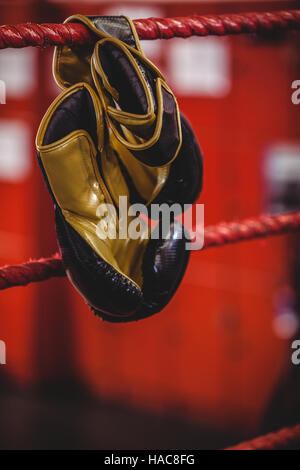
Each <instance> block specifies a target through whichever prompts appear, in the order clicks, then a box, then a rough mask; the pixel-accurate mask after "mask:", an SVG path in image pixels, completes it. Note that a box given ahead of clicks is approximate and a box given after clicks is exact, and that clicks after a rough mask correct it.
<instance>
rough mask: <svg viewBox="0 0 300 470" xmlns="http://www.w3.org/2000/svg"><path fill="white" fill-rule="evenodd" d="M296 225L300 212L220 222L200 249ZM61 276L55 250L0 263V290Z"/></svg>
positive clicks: (276, 232)
mask: <svg viewBox="0 0 300 470" xmlns="http://www.w3.org/2000/svg"><path fill="white" fill-rule="evenodd" d="M299 228H300V211H299V212H293V213H289V214H279V215H273V216H266V215H262V216H260V217H257V218H252V219H245V220H243V221H240V222H229V223H226V222H221V223H220V224H218V225H215V226H211V227H207V228H206V229H205V233H204V240H205V241H204V248H203V249H206V248H209V247H213V246H223V245H227V244H233V243H237V242H241V241H246V240H252V239H255V238H265V237H268V236H272V235H280V234H283V233H287V232H293V231H296V230H298V229H299ZM64 275H65V271H64V267H63V263H62V260H61V258H60V256H59V254H58V253H56V254H55V255H53V256H51V257H50V258H41V259H38V260H32V261H28V262H26V263H24V264H20V265H17V266H3V267H2V268H0V290H4V289H8V288H9V287H15V286H25V285H27V284H29V283H31V282H39V281H45V280H46V279H50V278H51V277H61V276H64Z"/></svg>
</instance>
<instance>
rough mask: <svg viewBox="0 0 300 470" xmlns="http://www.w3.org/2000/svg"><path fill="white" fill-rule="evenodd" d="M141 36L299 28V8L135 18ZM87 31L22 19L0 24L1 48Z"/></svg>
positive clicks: (79, 39)
mask: <svg viewBox="0 0 300 470" xmlns="http://www.w3.org/2000/svg"><path fill="white" fill-rule="evenodd" d="M134 24H135V27H136V30H137V33H138V35H139V37H140V39H170V38H174V37H180V38H187V37H190V36H210V35H217V36H227V35H228V34H245V33H263V32H265V33H270V32H272V31H273V32H276V31H284V30H291V29H300V10H286V11H273V12H259V13H238V14H230V15H229V14H226V15H201V16H200V15H193V16H185V17H175V18H146V19H139V20H134ZM91 40H92V36H91V33H90V31H89V30H88V29H87V28H86V27H85V26H84V25H83V24H80V23H67V24H53V23H45V24H35V23H25V24H16V25H3V26H0V49H5V48H7V47H15V48H19V47H26V46H40V47H45V46H62V45H69V46H76V45H78V46H81V45H83V44H88V43H89V42H91Z"/></svg>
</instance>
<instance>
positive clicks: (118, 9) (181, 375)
mask: <svg viewBox="0 0 300 470" xmlns="http://www.w3.org/2000/svg"><path fill="white" fill-rule="evenodd" d="M0 7H1V8H0V17H1V21H0V22H1V23H2V24H7V23H21V22H27V21H31V22H62V21H63V20H64V19H65V18H66V17H67V16H69V15H71V14H73V13H82V14H94V15H97V14H101V15H102V14H104V15H110V14H126V15H128V16H131V17H132V18H145V17H149V16H156V17H157V16H162V17H168V16H180V15H190V14H192V13H198V14H204V13H226V12H228V13H233V12H241V11H255V10H261V11H263V10H276V9H288V8H297V7H299V2H295V1H261V2H256V1H234V2H227V1H225V0H222V1H216V2H214V1H211V0H210V1H206V2H205V1H201V2H200V1H199V2H197V1H186V2H181V1H152V2H150V1H149V2H148V1H129V0H128V1H127V2H119V1H114V0H110V1H108V2H101V1H98V0H97V1H96V0H94V1H91V0H90V1H76V0H72V1H71V0H70V1H66V0H52V1H46V0H45V1H29V0H28V1H26V0H9V1H3V0H2V1H1V0H0ZM299 45H300V34H299V33H295V32H289V33H280V34H275V35H274V34H272V35H264V36H259V37H257V36H256V37H254V36H248V35H243V36H236V37H229V36H228V37H225V38H218V37H209V38H190V39H186V40H184V39H173V40H170V41H163V40H161V41H159V40H157V41H148V42H146V41H144V42H142V46H143V47H145V52H146V54H147V55H148V57H149V58H150V59H151V60H153V61H154V62H155V64H157V65H158V66H159V67H160V68H161V69H162V71H163V72H164V73H165V75H166V77H167V82H168V83H169V85H170V86H171V87H172V88H173V90H174V92H175V94H176V95H177V97H178V100H179V105H180V107H181V109H182V110H183V112H184V113H185V114H186V115H187V116H188V118H189V119H190V121H191V122H192V124H193V127H194V129H195V131H196V133H197V136H198V138H199V142H200V145H201V147H202V149H203V152H204V155H205V175H204V190H203V193H202V195H201V198H200V200H199V202H201V203H204V204H205V224H206V225H209V224H215V223H218V222H220V221H221V220H231V219H233V218H243V217H247V216H257V215H258V214H260V213H262V212H269V213H276V212H282V211H286V210H293V209H295V208H299V207H300V134H299V124H300V104H299V105H295V104H292V101H291V95H292V91H293V90H292V88H291V87H292V82H293V81H294V80H297V79H298V80H300V55H299ZM52 54H53V49H52V48H46V49H37V48H29V47H28V48H26V49H20V50H16V49H15V50H13V49H8V50H3V51H0V80H3V81H4V82H5V84H6V87H7V96H6V104H2V105H0V195H1V198H0V211H1V212H0V214H1V217H0V265H3V264H15V263H20V262H22V261H24V260H26V259H28V258H29V257H40V256H47V255H51V254H52V253H53V252H55V251H56V250H57V245H56V238H55V232H54V222H53V213H52V205H51V201H50V198H49V196H48V193H47V191H46V188H45V186H44V183H43V181H42V178H41V175H40V172H39V169H38V166H37V164H36V160H35V146H34V139H35V134H36V131H37V127H38V125H39V122H40V120H41V118H42V116H43V113H44V112H45V111H46V109H47V107H48V105H49V104H50V103H51V101H52V100H53V99H54V97H55V96H56V95H57V94H58V93H59V90H58V88H57V86H56V85H55V83H54V81H53V79H52V72H51V60H52ZM299 246H300V243H299V236H298V235H293V236H291V235H287V236H282V237H278V238H270V239H266V240H261V241H253V242H249V243H244V244H238V245H236V246H231V247H225V248H216V249H211V250H208V251H205V252H203V253H202V252H201V251H200V252H196V253H192V256H191V261H190V265H189V268H188V270H187V273H186V275H185V278H184V281H183V283H182V285H181V287H180V289H179V291H178V292H177V294H176V295H175V297H174V299H173V300H172V302H171V303H170V304H169V306H168V307H167V308H166V309H165V310H164V311H163V312H162V313H161V314H160V315H157V316H155V317H153V318H150V319H147V320H144V321H141V322H140V323H137V324H125V325H115V324H106V323H104V322H102V321H101V320H99V319H98V318H96V317H95V316H94V315H93V314H92V313H91V312H90V311H89V309H88V308H87V307H86V305H85V304H84V302H83V300H82V299H81V297H80V296H79V295H78V294H77V293H76V292H75V290H74V289H73V288H72V287H71V286H70V284H69V282H68V281H67V280H66V279H56V280H50V281H47V282H43V283H39V284H36V285H30V286H28V287H25V288H14V289H9V290H6V291H3V292H1V295H0V340H2V341H5V343H6V348H7V351H6V355H7V357H6V362H7V363H6V364H5V365H0V448H2V449H39V448H43V449H48V448H49V449H59V448H61V449H69V448H79V449H81V448H92V449H129V448H131V449H154V448H156V449H189V448H194V449H195V448H197V449H209V448H213V449H216V448H218V447H222V446H225V445H229V444H234V443H235V442H238V441H240V440H242V439H246V438H250V437H253V436H255V435H258V434H260V433H263V432H266V431H269V430H273V429H276V428H279V427H281V426H283V425H287V424H293V423H296V422H297V421H300V406H299V394H300V365H299V366H298V367H297V366H295V365H292V362H291V354H292V350H291V344H292V341H293V340H294V339H295V338H296V339H297V338H298V339H300V332H299V325H300V323H299V315H300V289H299V287H300V286H299V283H300V277H299V274H300V249H299Z"/></svg>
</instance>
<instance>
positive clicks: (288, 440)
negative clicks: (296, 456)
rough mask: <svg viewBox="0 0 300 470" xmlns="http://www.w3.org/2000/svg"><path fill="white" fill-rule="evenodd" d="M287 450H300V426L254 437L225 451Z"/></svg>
mask: <svg viewBox="0 0 300 470" xmlns="http://www.w3.org/2000/svg"><path fill="white" fill-rule="evenodd" d="M287 448H290V449H292V450H294V449H299V448H300V424H298V425H297V426H294V427H291V428H283V429H280V431H277V432H271V433H270V434H266V435H265V436H260V437H256V438H255V439H252V441H246V442H242V443H241V444H238V445H236V446H232V447H228V448H227V449H225V450H286V449H287Z"/></svg>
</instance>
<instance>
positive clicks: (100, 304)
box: [36, 83, 189, 322]
mask: <svg viewBox="0 0 300 470" xmlns="http://www.w3.org/2000/svg"><path fill="white" fill-rule="evenodd" d="M36 145H37V149H38V160H39V164H40V167H41V170H42V173H43V176H44V179H45V181H46V184H47V187H48V190H49V192H50V194H51V196H52V198H53V202H54V208H55V222H56V231H57V237H58V242H59V247H60V251H61V254H62V259H63V262H64V264H65V267H66V271H67V275H68V277H69V279H70V280H71V282H72V284H73V285H74V286H75V287H76V289H77V290H78V291H79V292H80V293H81V295H82V296H83V297H84V299H85V301H86V302H87V304H88V305H89V306H90V307H91V309H92V310H93V311H94V312H95V313H96V314H97V315H99V316H101V317H102V318H103V319H104V320H108V321H112V322H125V321H133V320H139V319H141V318H145V317H148V316H151V315H153V314H154V313H157V312H159V311H161V310H162V309H163V308H164V307H165V306H166V305H167V303H168V302H169V301H170V300H171V298H172V297H173V295H174V294H175V292H176V290H177V288H178V286H179V284H180V282H181V279H182V277H183V275H184V272H185V269H186V266H187V263H188V259H189V251H187V250H186V249H185V243H186V241H187V240H186V237H185V233H184V229H183V227H182V225H181V224H180V223H179V222H177V221H176V220H171V221H170V223H169V224H168V226H167V229H165V228H164V229H163V228H162V224H161V221H159V223H158V225H157V227H156V229H155V230H154V231H151V230H150V227H149V226H148V224H147V223H146V222H145V221H144V220H143V219H141V218H138V217H134V216H128V220H127V221H126V223H125V230H126V233H125V235H124V225H122V224H121V220H120V218H119V217H118V213H117V211H116V210H115V204H114V201H113V197H112V195H111V190H110V187H109V186H108V185H107V183H106V180H105V177H104V176H103V175H104V173H105V171H107V169H106V170H104V168H103V166H102V163H101V162H103V161H106V162H110V164H111V168H110V172H111V174H115V175H118V174H119V173H120V168H118V164H119V163H118V162H119V156H118V154H117V153H116V151H115V149H114V148H112V146H111V143H110V139H108V138H107V129H106V122H105V119H104V113H103V108H102V103H101V101H100V100H99V97H98V95H97V93H96V92H95V91H94V90H93V89H92V88H91V86H90V85H88V84H87V83H78V84H75V85H72V86H71V87H70V88H68V89H66V90H65V91H64V92H63V93H62V94H61V95H60V96H59V97H58V98H57V99H56V100H55V101H54V103H53V104H52V105H51V106H50V108H49V109H48V111H47V112H46V114H45V116H44V118H43V120H42V122H41V125H40V128H39V131H38V134H37V140H36ZM114 172H115V173H114ZM115 186H116V189H117V191H118V192H119V194H122V195H129V194H130V188H129V187H128V186H127V185H126V183H125V181H124V180H120V181H118V179H117V177H115ZM131 223H133V224H134V226H136V225H138V226H139V227H138V230H137V232H138V236H131V234H130V232H129V230H130V224H131ZM121 225H122V226H121ZM127 230H128V232H127ZM121 232H122V233H121ZM162 232H164V233H162ZM135 233H136V232H135Z"/></svg>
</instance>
